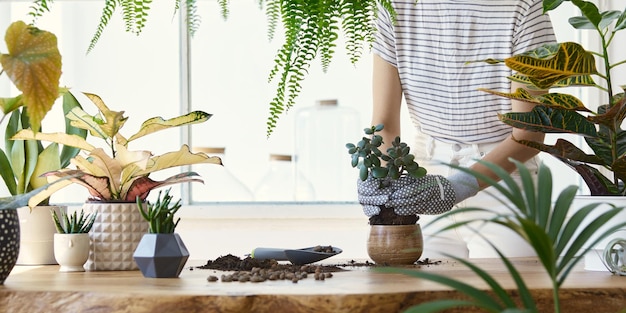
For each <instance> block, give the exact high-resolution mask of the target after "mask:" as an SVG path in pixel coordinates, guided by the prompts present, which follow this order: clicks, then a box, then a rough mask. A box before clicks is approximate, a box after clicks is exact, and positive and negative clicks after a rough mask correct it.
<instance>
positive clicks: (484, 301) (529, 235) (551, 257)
mask: <svg viewBox="0 0 626 313" xmlns="http://www.w3.org/2000/svg"><path fill="white" fill-rule="evenodd" d="M479 162H481V163H482V164H484V165H485V166H487V167H488V168H489V169H490V170H491V171H493V173H495V174H496V175H497V176H498V177H499V178H500V179H501V180H502V183H498V182H497V181H496V180H494V179H491V178H489V177H487V176H485V175H483V174H480V173H478V172H476V171H473V170H470V169H468V168H462V167H458V166H453V167H454V168H457V169H459V170H462V171H465V172H468V173H470V174H472V175H474V176H475V177H476V178H478V179H480V180H483V181H485V182H486V183H487V184H488V185H489V186H493V187H494V188H495V189H496V190H497V192H498V193H499V194H500V195H502V196H503V197H505V198H506V200H507V202H508V204H507V206H508V207H509V210H510V211H509V212H504V213H503V212H495V211H491V210H490V209H489V208H476V207H472V208H470V207H468V208H461V209H455V210H452V211H449V212H447V213H444V214H442V215H440V216H439V217H438V219H444V218H449V217H451V216H454V215H456V214H464V213H468V212H472V211H482V212H487V213H489V214H488V217H483V218H479V219H476V220H465V221H463V222H459V223H456V224H452V225H449V226H448V227H446V228H444V229H442V230H441V231H442V232H444V231H452V230H454V229H455V228H457V227H467V226H468V225H472V224H474V223H497V224H499V225H502V226H504V227H507V228H509V229H510V230H512V231H514V232H515V233H517V234H518V235H519V236H520V237H521V238H523V239H524V240H525V241H527V242H528V243H529V244H530V246H531V247H533V248H534V249H535V252H536V254H537V257H538V262H539V264H540V265H541V266H542V267H543V268H544V269H545V274H546V276H547V279H549V281H551V282H552V294H553V303H552V304H553V310H552V312H555V313H558V312H561V306H560V298H559V289H560V287H561V286H562V285H563V282H564V281H565V280H566V279H567V276H568V274H569V273H571V271H573V270H574V268H575V267H576V265H577V264H578V263H579V262H580V261H581V260H582V259H583V255H584V254H585V250H586V249H587V248H585V247H589V246H593V245H594V244H595V243H598V242H599V241H600V240H601V239H602V238H604V237H606V236H608V235H610V234H611V233H612V232H613V231H614V230H616V229H618V228H620V227H624V226H626V221H624V220H621V221H619V222H618V223H617V224H614V225H613V226H612V227H611V228H609V229H606V230H602V226H603V225H604V224H605V223H607V222H609V221H611V220H613V219H616V217H617V214H618V213H619V212H620V211H622V210H623V209H624V207H611V208H610V209H607V210H605V211H603V212H602V214H599V215H598V216H596V217H594V218H593V219H588V218H587V216H588V214H589V213H590V212H592V211H593V210H598V207H599V206H600V205H602V203H601V202H597V203H593V204H589V205H587V206H585V207H583V208H581V209H579V210H577V211H575V212H573V214H570V211H571V210H572V209H573V207H572V204H573V202H574V198H575V196H576V192H577V190H578V187H577V186H575V185H572V186H569V187H566V188H565V189H564V190H562V191H561V193H560V194H559V195H558V197H557V198H556V201H552V199H553V197H552V189H553V188H552V182H553V178H552V174H551V172H550V169H549V168H548V167H547V166H546V165H545V164H541V165H540V167H539V170H538V178H537V181H536V182H535V181H534V180H533V178H532V176H531V173H530V171H529V170H528V169H527V168H526V167H525V165H524V164H523V163H520V162H518V161H515V160H511V162H514V163H515V164H516V167H517V170H518V172H519V174H520V177H521V179H522V184H521V185H518V184H516V183H515V181H514V180H513V179H512V177H511V175H510V174H509V173H508V172H507V171H505V170H504V169H503V168H501V167H499V166H497V165H495V164H491V163H488V162H484V161H479ZM433 222H434V221H433ZM475 231H476V234H477V235H480V231H479V230H475ZM486 240H488V239H486ZM492 246H493V245H492ZM493 247H494V249H495V250H496V251H497V252H498V254H499V256H500V259H501V260H502V262H503V264H504V265H505V267H506V268H507V270H508V272H509V273H510V275H511V276H512V277H513V279H514V281H515V283H516V286H515V287H513V291H508V290H507V288H506V287H504V286H502V285H501V284H499V283H498V282H497V280H496V279H494V278H493V276H491V275H490V273H489V271H488V270H485V269H481V268H480V267H478V266H476V265H475V264H473V262H472V261H471V260H466V259H463V258H459V257H454V256H450V257H451V258H452V259H454V260H456V261H457V262H459V263H461V264H462V265H464V266H467V267H468V268H469V269H470V270H472V271H473V272H474V273H476V275H478V276H479V277H481V278H482V279H483V280H484V281H485V284H486V286H488V287H487V288H483V289H481V288H477V287H475V286H471V285H468V284H466V283H464V282H462V281H459V280H457V279H454V278H453V277H450V276H444V275H439V274H433V273H431V272H426V271H420V270H410V269H399V268H382V269H378V270H380V271H385V272H396V273H404V274H407V275H410V276H414V277H417V278H420V279H427V280H431V281H435V282H438V283H441V284H443V285H446V286H448V287H451V288H454V289H456V290H457V291H459V292H461V293H462V294H465V295H466V296H467V297H466V299H440V300H435V301H433V302H428V303H423V304H420V305H417V306H415V307H412V308H410V309H409V310H407V312H420V313H426V312H439V311H443V310H446V309H452V308H456V309H462V308H463V307H473V308H481V309H483V310H485V311H486V312H540V310H538V307H537V305H538V303H537V302H536V301H535V300H534V299H533V294H532V293H531V292H530V290H529V288H528V287H527V286H526V283H525V282H524V277H523V276H521V275H520V273H519V271H518V270H517V269H516V268H515V265H514V262H513V261H512V260H511V259H509V258H508V257H506V256H504V255H503V254H501V253H500V252H499V251H498V249H497V248H496V247H495V246H493ZM545 310H546V308H545V307H544V310H541V311H542V312H545Z"/></svg>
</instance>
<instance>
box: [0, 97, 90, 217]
mask: <svg viewBox="0 0 626 313" xmlns="http://www.w3.org/2000/svg"><path fill="white" fill-rule="evenodd" d="M61 93H62V94H63V112H64V114H67V113H68V112H69V111H70V110H72V109H73V108H75V107H80V104H79V103H78V101H77V100H76V98H74V96H73V95H72V94H71V93H69V92H67V90H64V91H62V92H61ZM62 118H63V119H64V120H65V133H67V134H74V135H75V136H79V137H81V138H85V137H86V136H87V131H86V130H83V129H79V128H76V127H74V126H72V125H71V124H70V121H69V120H67V119H65V117H64V116H62ZM30 127H31V125H30V119H29V118H28V114H27V111H26V110H24V109H23V108H20V109H17V110H15V111H13V112H12V113H11V116H10V118H9V121H8V123H7V126H6V129H5V132H4V135H5V144H4V146H5V149H6V152H5V151H4V150H2V149H0V176H2V179H3V180H4V183H5V185H6V186H7V189H8V190H9V193H11V194H12V195H18V194H22V193H25V192H28V191H30V190H33V189H35V188H38V187H41V186H43V185H45V184H46V183H47V181H46V178H44V177H41V175H43V174H44V173H46V172H49V171H56V170H59V169H61V168H65V167H67V166H68V165H69V164H70V159H72V158H73V157H75V156H76V155H77V154H78V152H80V149H78V148H74V147H70V146H63V148H62V149H61V151H59V145H58V144H57V143H52V144H50V145H48V146H47V147H45V148H44V147H43V145H42V143H41V141H37V140H11V138H12V137H13V135H15V134H16V133H17V132H19V131H20V130H22V129H28V128H30ZM48 200H49V199H45V200H44V201H43V203H42V205H48Z"/></svg>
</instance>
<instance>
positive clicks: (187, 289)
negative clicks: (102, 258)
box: [0, 259, 626, 313]
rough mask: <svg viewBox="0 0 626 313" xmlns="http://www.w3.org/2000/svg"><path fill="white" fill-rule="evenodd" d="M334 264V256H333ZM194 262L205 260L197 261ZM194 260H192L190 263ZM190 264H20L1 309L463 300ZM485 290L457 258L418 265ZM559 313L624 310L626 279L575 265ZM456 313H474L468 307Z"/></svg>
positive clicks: (544, 304)
mask: <svg viewBox="0 0 626 313" xmlns="http://www.w3.org/2000/svg"><path fill="white" fill-rule="evenodd" d="M335 262H336V261H335ZM477 262H479V263H480V266H481V267H482V268H485V269H488V270H489V272H490V273H491V274H492V275H494V276H495V277H497V279H498V280H499V281H500V283H501V284H503V285H504V286H505V287H506V288H511V289H512V290H515V289H516V288H515V285H514V283H513V282H512V281H511V279H510V278H509V276H508V273H507V272H506V271H505V270H504V269H503V267H502V266H501V265H500V263H499V261H497V260H491V259H484V260H480V261H477ZM196 263H197V264H202V263H198V262H196ZM515 263H516V265H517V266H518V269H520V270H521V271H522V272H523V275H524V278H525V280H526V282H527V284H528V285H529V287H530V288H532V290H533V293H534V295H535V297H536V299H538V300H537V302H538V304H539V307H540V311H541V312H552V294H551V292H552V291H551V289H550V283H549V281H548V280H547V279H546V275H545V274H544V273H543V271H542V268H541V266H540V265H539V264H538V263H537V262H536V260H532V259H519V260H515ZM189 264H191V262H190V263H189ZM190 268H191V266H188V267H187V268H185V270H184V271H183V272H182V273H181V275H180V277H179V278H172V279H165V278H144V277H143V276H142V275H141V272H139V271H126V272H79V273H61V272H59V271H58V266H56V265H50V266H32V267H28V266H17V267H16V268H15V269H14V270H13V272H12V273H11V275H9V277H8V278H7V280H6V281H5V283H4V286H0V311H2V312H11V313H21V312H24V313H26V312H27V313H35V312H46V313H54V312H63V313H72V312H89V313H109V312H133V313H142V312H168V313H178V312H185V313H188V312H272V313H280V312H333V313H337V312H350V313H354V312H372V313H374V312H385V313H388V312H400V311H403V310H404V309H406V308H408V307H409V306H411V305H414V304H417V303H421V302H424V301H429V300H433V299H440V298H451V297H458V296H459V295H458V294H457V293H456V292H455V291H454V290H450V289H449V288H446V287H443V286H441V285H439V284H436V283H433V282H429V281H424V280H419V279H415V278H412V277H409V276H405V275H400V274H389V273H380V272H376V271H375V270H373V269H372V268H350V269H348V270H347V271H342V272H335V273H333V277H332V278H330V279H326V280H324V281H319V280H315V279H313V278H311V277H309V278H306V279H304V280H301V281H299V282H297V283H292V282H291V281H266V282H261V283H251V282H246V283H243V282H222V281H217V282H208V281H207V277H208V276H209V275H216V276H218V277H219V276H220V275H221V273H220V272H217V271H214V270H200V269H193V270H191V269H190ZM416 270H422V271H433V272H439V273H445V274H448V275H451V276H454V277H456V278H458V279H462V280H464V281H465V282H467V283H469V284H472V285H474V286H477V287H481V288H486V286H485V284H484V283H483V282H482V280H480V279H478V278H476V277H475V276H474V275H473V274H472V273H470V272H469V271H468V270H467V269H466V268H465V267H463V266H461V265H460V264H458V263H455V262H450V261H444V262H443V263H442V264H440V265H429V266H421V268H419V269H416ZM561 299H562V312H567V313H573V312H593V313H602V312H619V311H620V310H621V309H623V308H626V277H619V276H613V275H611V274H610V273H608V272H591V271H583V270H577V271H576V272H574V273H572V274H571V275H570V277H569V279H568V281H567V282H566V283H565V286H564V288H563V290H562V293H561ZM458 312H471V310H468V309H463V310H460V311H458Z"/></svg>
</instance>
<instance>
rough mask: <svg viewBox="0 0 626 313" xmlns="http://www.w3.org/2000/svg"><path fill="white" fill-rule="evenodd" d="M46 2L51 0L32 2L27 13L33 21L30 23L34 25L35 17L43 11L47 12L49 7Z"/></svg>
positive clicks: (37, 17) (35, 0)
mask: <svg viewBox="0 0 626 313" xmlns="http://www.w3.org/2000/svg"><path fill="white" fill-rule="evenodd" d="M48 2H50V3H52V0H49V1H46V0H34V1H33V4H32V5H31V6H30V12H28V15H30V16H32V18H33V21H32V22H31V25H35V23H36V22H37V19H39V18H40V17H41V16H42V15H43V14H44V13H46V12H49V11H50V8H48Z"/></svg>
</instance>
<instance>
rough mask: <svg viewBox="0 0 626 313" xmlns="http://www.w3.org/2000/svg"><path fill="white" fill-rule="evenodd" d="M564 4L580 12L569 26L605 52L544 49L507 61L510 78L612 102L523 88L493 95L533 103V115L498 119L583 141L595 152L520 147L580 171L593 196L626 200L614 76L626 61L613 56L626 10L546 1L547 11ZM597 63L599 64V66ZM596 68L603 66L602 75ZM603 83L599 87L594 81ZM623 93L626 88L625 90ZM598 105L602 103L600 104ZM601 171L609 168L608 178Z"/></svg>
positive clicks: (623, 136) (561, 146)
mask: <svg viewBox="0 0 626 313" xmlns="http://www.w3.org/2000/svg"><path fill="white" fill-rule="evenodd" d="M563 2H571V3H572V4H574V5H575V6H577V7H578V8H579V9H580V12H582V15H581V16H574V17H571V18H570V19H569V23H570V24H571V25H572V26H573V27H574V28H575V29H579V30H592V31H595V33H596V34H597V37H598V39H599V42H600V43H601V47H602V51H600V52H594V51H587V50H586V49H585V48H584V47H583V46H581V45H580V44H578V43H575V42H564V43H558V44H551V45H546V46H543V47H540V48H538V49H535V50H533V51H528V52H525V53H523V54H520V55H515V56H512V57H509V58H507V59H505V60H488V62H490V63H501V62H504V63H505V64H506V65H507V66H508V67H509V68H511V69H512V70H513V71H516V72H517V74H516V75H514V76H512V77H511V79H512V80H514V81H518V82H520V83H523V84H525V85H526V87H527V88H529V89H533V88H534V89H537V88H539V89H548V88H553V89H558V88H561V87H568V86H579V87H580V86H582V87H592V88H597V89H599V90H600V91H601V92H602V93H603V94H604V96H603V98H604V100H601V99H599V100H601V101H608V103H605V104H603V103H588V104H585V103H583V102H582V101H581V100H580V99H578V98H576V97H575V96H573V95H571V94H567V93H557V92H553V93H549V94H545V95H540V96H532V95H530V94H529V93H528V92H525V91H524V90H523V89H518V90H517V91H516V92H514V93H500V92H496V91H490V90H486V91H488V92H490V93H493V94H496V95H499V96H503V97H508V98H511V99H516V100H521V101H526V102H530V103H533V104H535V107H534V109H533V110H532V111H531V112H512V113H507V114H502V115H500V120H502V121H503V122H504V123H506V124H509V125H511V126H513V127H516V128H521V129H526V130H532V131H540V132H545V133H564V134H574V135H579V136H582V137H583V138H584V139H585V142H586V143H587V145H588V146H589V147H590V148H591V150H592V152H591V153H586V152H585V151H583V150H582V149H581V148H579V147H578V146H577V145H576V144H575V143H572V142H570V141H568V140H566V139H558V140H557V142H556V143H555V144H554V145H547V144H544V143H542V142H534V141H528V140H520V141H519V142H520V143H522V144H524V145H527V146H529V147H533V148H535V149H538V150H540V151H543V152H546V153H549V154H551V155H552V156H554V157H556V158H557V159H559V160H560V161H562V162H563V163H564V164H566V165H568V166H570V167H571V168H573V169H574V170H576V171H577V172H578V173H579V174H580V175H581V177H582V178H583V180H584V181H585V183H586V185H587V186H588V187H589V191H590V192H591V194H592V195H624V194H626V188H625V187H624V182H625V181H626V132H625V131H624V130H623V129H622V128H621V126H622V123H623V121H624V118H625V117H626V114H625V112H626V96H625V93H624V90H620V91H618V92H614V89H613V87H614V84H615V82H614V79H613V77H614V76H613V75H612V72H616V70H617V67H618V66H620V65H624V63H626V60H614V56H610V55H609V46H610V45H611V44H617V45H623V43H622V44H620V43H619V42H620V41H619V39H617V38H618V37H616V34H617V32H619V31H622V30H624V29H626V10H624V11H604V12H600V11H599V9H598V7H597V6H596V5H595V4H593V3H591V2H589V1H583V0H544V1H543V6H544V12H548V11H550V10H553V9H556V8H557V7H559V6H560V5H561V4H562V3H563ZM596 61H597V62H596ZM596 63H597V64H600V65H601V68H600V70H599V69H598V68H596ZM594 77H597V78H599V80H600V83H596V82H595V81H594ZM621 88H622V89H625V88H626V86H622V87H621ZM598 102H599V101H598ZM599 169H606V170H607V171H608V172H610V173H609V175H607V176H605V174H603V173H602V172H601V171H600V170H599Z"/></svg>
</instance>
